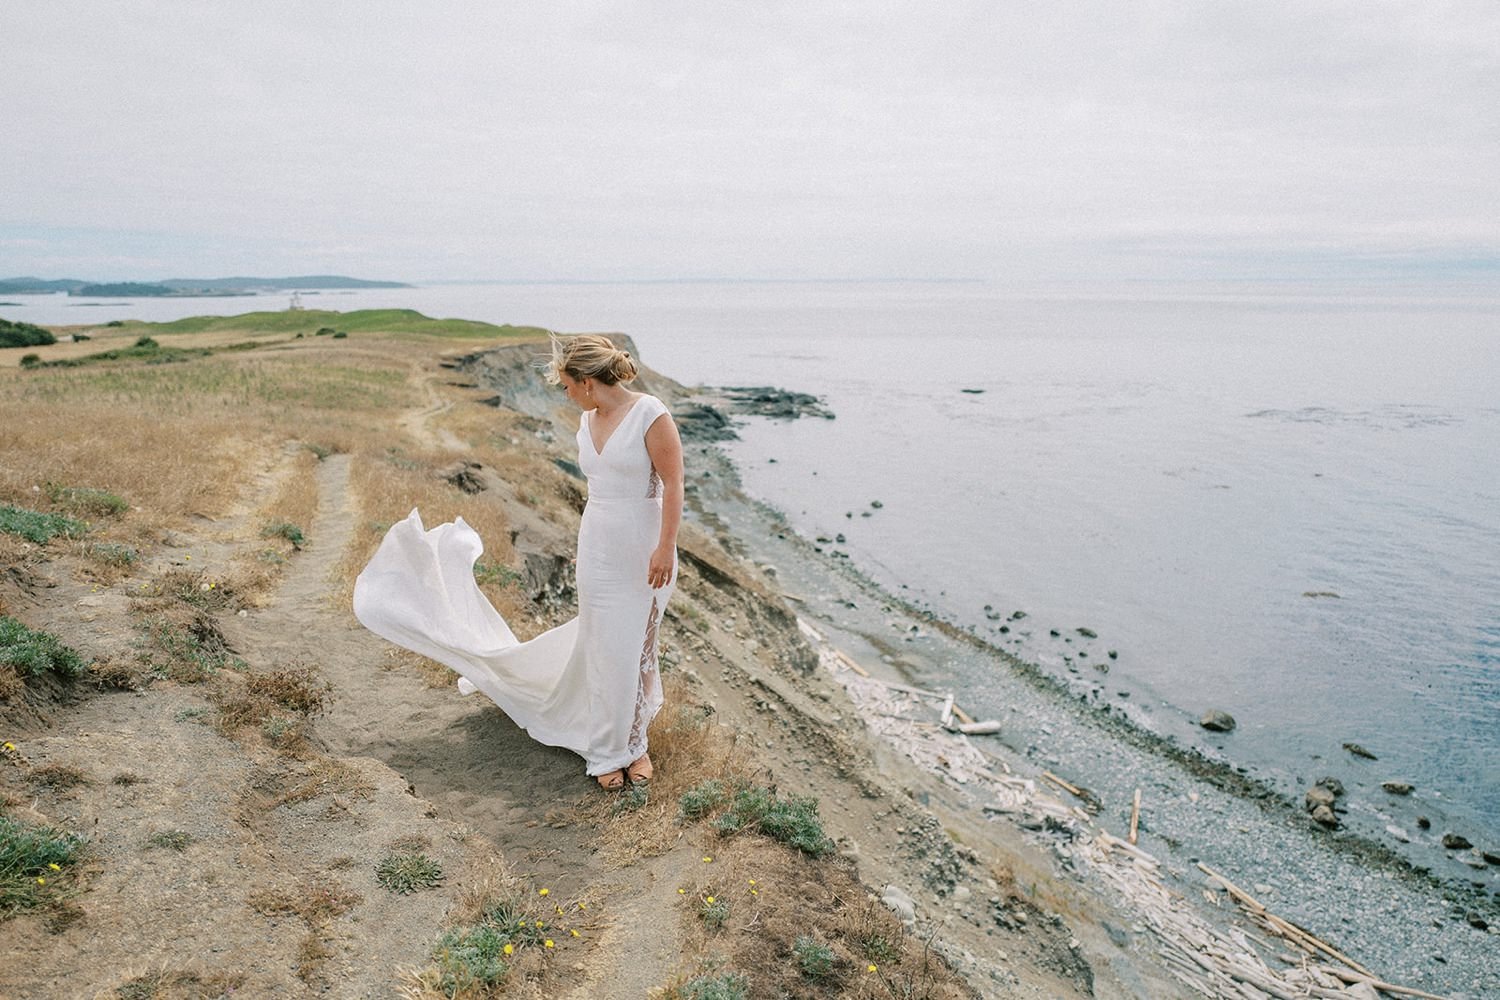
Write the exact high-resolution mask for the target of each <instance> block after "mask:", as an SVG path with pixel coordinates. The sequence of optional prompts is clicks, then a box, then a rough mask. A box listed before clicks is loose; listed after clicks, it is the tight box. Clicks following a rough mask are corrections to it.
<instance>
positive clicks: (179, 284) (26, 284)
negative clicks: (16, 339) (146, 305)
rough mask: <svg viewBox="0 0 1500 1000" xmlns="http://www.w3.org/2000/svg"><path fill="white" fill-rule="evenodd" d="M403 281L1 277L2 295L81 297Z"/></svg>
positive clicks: (274, 289) (380, 284)
mask: <svg viewBox="0 0 1500 1000" xmlns="http://www.w3.org/2000/svg"><path fill="white" fill-rule="evenodd" d="M410 287H412V286H411V285H408V284H406V283H405V282H401V281H366V280H365V279H363V278H346V277H344V276H342V275H337V274H312V275H303V276H302V277H295V278H244V277H239V278H165V279H163V280H161V281H113V282H96V281H82V280H79V279H75V278H58V279H55V280H47V279H43V278H0V294H3V295H47V294H55V293H57V292H65V293H67V294H68V295H78V296H85V297H87V296H107V297H110V298H119V297H129V298H137V297H147V296H149V297H156V298H168V297H184V298H186V297H199V296H209V295H258V294H260V293H263V292H294V291H317V290H323V289H342V288H410Z"/></svg>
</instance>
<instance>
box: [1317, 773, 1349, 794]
mask: <svg viewBox="0 0 1500 1000" xmlns="http://www.w3.org/2000/svg"><path fill="white" fill-rule="evenodd" d="M1313 784H1315V785H1317V786H1318V787H1319V788H1326V789H1328V790H1329V791H1330V792H1332V793H1333V795H1334V797H1335V798H1338V797H1340V796H1342V795H1343V794H1344V783H1343V782H1342V781H1340V780H1339V779H1337V778H1334V777H1323V778H1319V779H1318V780H1317V781H1315V782H1313Z"/></svg>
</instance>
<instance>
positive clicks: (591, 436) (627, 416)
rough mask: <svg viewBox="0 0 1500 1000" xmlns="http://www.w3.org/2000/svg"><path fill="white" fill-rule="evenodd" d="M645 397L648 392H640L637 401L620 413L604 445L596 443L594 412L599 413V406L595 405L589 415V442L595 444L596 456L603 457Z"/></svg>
mask: <svg viewBox="0 0 1500 1000" xmlns="http://www.w3.org/2000/svg"><path fill="white" fill-rule="evenodd" d="M645 397H646V394H645V393H644V392H642V393H639V394H637V395H636V397H635V402H633V403H631V404H630V405H629V406H628V407H626V409H625V412H624V413H623V414H621V415H620V419H619V421H618V422H617V423H616V424H615V425H614V426H613V427H611V428H610V430H609V437H607V438H605V439H604V444H602V445H597V444H594V417H593V415H592V414H596V413H598V412H599V409H598V407H595V408H594V409H593V410H592V411H590V414H591V415H590V416H589V428H588V430H589V444H591V445H594V457H595V458H599V457H601V456H602V455H603V454H604V449H605V448H608V447H609V443H610V442H611V441H613V440H614V438H615V435H616V434H617V433H619V430H620V428H621V427H622V426H623V425H624V423H625V421H626V420H629V419H630V413H631V411H632V410H634V409H635V408H636V406H637V405H639V403H640V401H641V400H642V399H644V398H645Z"/></svg>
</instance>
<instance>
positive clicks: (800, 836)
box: [714, 787, 833, 858]
mask: <svg viewBox="0 0 1500 1000" xmlns="http://www.w3.org/2000/svg"><path fill="white" fill-rule="evenodd" d="M714 829H716V830H718V831H719V832H720V833H721V834H724V835H726V836H727V835H729V834H733V833H738V832H740V831H741V830H746V829H753V830H759V831H760V832H761V833H763V834H765V835H766V836H767V837H770V838H771V839H772V840H779V841H780V842H781V843H783V844H786V845H788V846H790V847H795V848H796V849H797V850H799V851H801V852H802V853H804V854H808V855H811V856H812V857H815V858H821V857H823V856H824V855H825V854H831V853H833V841H832V840H830V839H829V838H828V835H827V834H825V833H824V832H823V824H822V822H821V821H820V820H819V819H818V800H817V799H815V798H811V797H809V796H803V795H793V796H790V797H789V798H785V799H782V798H779V797H777V795H776V793H775V792H774V791H773V790H771V789H769V788H755V787H744V788H740V789H738V790H736V792H735V793H734V799H733V801H731V802H730V804H729V808H728V809H727V810H726V811H725V812H724V813H723V815H721V816H720V817H719V818H718V819H716V820H714Z"/></svg>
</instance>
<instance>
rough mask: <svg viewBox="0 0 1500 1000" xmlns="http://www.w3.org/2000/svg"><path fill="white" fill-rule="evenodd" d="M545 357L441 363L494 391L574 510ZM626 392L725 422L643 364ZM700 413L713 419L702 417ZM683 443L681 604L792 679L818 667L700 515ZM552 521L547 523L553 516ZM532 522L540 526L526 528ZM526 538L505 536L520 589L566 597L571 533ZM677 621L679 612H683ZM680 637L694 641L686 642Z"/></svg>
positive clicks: (560, 400) (566, 432)
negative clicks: (730, 624) (731, 625)
mask: <svg viewBox="0 0 1500 1000" xmlns="http://www.w3.org/2000/svg"><path fill="white" fill-rule="evenodd" d="M612 339H613V340H614V341H615V343H616V344H618V345H619V346H620V347H621V348H623V349H624V350H627V351H629V352H630V353H631V355H632V357H636V358H639V354H638V352H637V350H636V347H635V344H634V342H633V341H632V340H631V339H630V338H629V337H626V336H623V335H618V334H617V335H614V336H613V337H612ZM545 357H546V356H545V355H544V354H542V353H541V350H540V348H539V346H538V345H536V344H516V345H508V346H505V347H500V348H495V349H493V350H489V351H482V352H478V353H475V354H469V355H465V356H463V357H461V358H457V359H454V360H452V361H450V362H446V363H445V365H446V366H447V367H451V368H452V370H454V371H455V372H458V373H460V374H461V375H462V376H463V377H464V378H466V379H468V380H471V381H472V383H473V384H474V385H475V386H476V387H477V388H479V389H481V390H482V391H484V392H489V391H490V390H493V391H494V395H492V396H487V397H486V398H485V399H484V403H485V404H486V405H490V406H494V407H495V408H496V409H497V410H507V411H512V412H513V413H514V414H515V415H516V418H513V424H512V426H514V427H517V428H519V429H520V430H522V431H523V432H525V433H529V434H530V435H531V437H532V439H533V440H534V441H535V445H536V450H538V451H540V452H541V453H543V454H545V455H546V456H547V457H548V458H550V459H551V461H552V464H553V466H554V467H555V468H556V469H557V471H558V473H559V474H560V477H565V478H558V479H557V482H556V483H555V484H554V489H555V492H556V494H557V495H559V496H561V497H563V498H564V501H565V503H566V505H567V506H568V507H571V508H574V509H575V511H577V510H581V504H582V501H583V499H584V497H585V495H586V493H585V488H584V484H583V480H582V475H581V473H580V472H579V471H578V466H577V463H576V459H577V452H576V449H575V447H574V435H575V434H576V432H577V429H578V420H579V413H578V410H577V409H576V408H575V407H574V406H573V404H572V403H571V402H569V401H568V400H567V398H566V397H565V396H563V395H562V393H561V391H560V390H559V389H558V388H557V387H555V386H551V385H548V384H547V382H546V380H545V378H544V377H543V375H542V372H541V369H540V367H539V362H544V361H545ZM632 388H634V389H637V390H639V391H641V392H647V393H650V394H651V395H653V396H656V397H657V398H659V399H661V400H662V401H663V402H665V403H666V404H667V406H668V408H669V409H670V410H671V411H672V414H673V418H674V419H677V420H679V423H681V420H682V417H681V415H682V414H684V413H687V414H698V415H699V416H696V417H690V418H689V419H690V420H696V421H698V423H699V424H701V425H703V426H710V427H717V428H728V427H729V426H730V418H729V416H728V415H727V414H725V413H724V412H723V410H722V409H720V408H719V407H718V406H717V405H715V404H714V402H711V401H705V399H704V395H703V394H702V393H699V392H697V391H695V390H692V389H689V388H688V387H686V386H683V385H681V384H680V383H678V382H675V381H673V380H672V379H669V378H667V377H666V376H664V375H662V374H660V373H658V372H655V371H652V370H651V369H649V368H645V367H642V368H641V370H640V375H639V377H638V378H637V379H636V381H635V382H634V383H632ZM705 413H707V414H711V415H712V417H711V418H705V417H703V416H701V414H705ZM517 418H518V419H517ZM685 439H686V442H687V443H688V445H689V447H688V455H687V456H686V458H687V465H688V467H689V475H688V480H689V481H688V483H687V486H686V489H687V493H688V496H689V502H688V508H689V509H688V518H689V519H688V520H687V522H686V523H685V524H684V525H683V529H682V531H681V533H680V535H679V539H678V551H679V556H680V561H681V563H682V580H681V581H680V586H681V587H682V588H683V589H684V591H685V593H686V595H687V598H688V600H689V601H691V602H692V603H693V604H694V605H695V606H696V605H702V606H701V607H695V608H694V609H693V610H694V611H696V612H700V613H701V612H707V611H712V612H714V613H716V614H719V615H721V616H722V615H724V614H730V615H732V616H733V618H734V620H735V621H736V622H737V623H738V624H737V627H736V629H735V631H736V632H742V633H744V636H745V638H750V637H751V636H753V637H754V639H753V640H752V648H753V649H755V650H757V651H759V652H760V653H761V654H762V656H763V657H769V660H770V662H771V664H772V665H774V666H776V667H777V668H779V669H783V670H785V671H786V672H787V673H788V674H789V675H791V676H806V675H808V674H809V673H811V672H812V670H813V669H814V668H815V667H816V665H817V654H816V653H815V652H814V651H813V649H812V647H811V646H809V645H808V643H807V640H806V638H805V637H804V636H803V635H802V634H801V632H800V631H799V630H798V628H797V616H796V614H795V613H794V612H793V611H792V609H791V608H790V607H789V605H788V603H787V600H786V599H785V598H784V597H783V596H782V595H781V593H780V592H779V591H778V590H777V589H776V588H775V587H774V584H773V582H772V581H771V580H769V579H768V578H767V577H766V575H765V574H764V573H763V572H762V571H761V570H760V569H759V568H758V567H755V566H754V565H752V564H750V563H748V562H746V561H745V560H743V559H740V558H738V557H737V556H736V555H735V554H734V552H733V545H734V541H733V539H732V538H731V537H729V536H728V535H727V534H726V533H724V531H723V529H722V526H720V525H716V524H714V523H713V520H714V519H713V517H712V514H711V512H707V517H706V519H705V516H704V515H705V512H704V511H702V510H701V507H700V506H699V505H696V504H695V503H694V502H693V501H694V499H695V494H696V493H697V487H696V485H695V484H694V483H693V482H692V479H693V472H695V471H697V472H699V474H701V472H702V471H706V470H697V469H695V468H694V462H693V458H694V455H693V453H692V450H691V445H692V443H693V439H692V437H691V436H690V435H689V436H685ZM476 473H478V475H479V477H480V478H481V479H482V478H483V474H482V472H479V470H476ZM492 478H499V477H492ZM497 488H498V489H500V490H501V491H502V492H503V491H505V490H506V489H507V487H506V486H504V485H498V484H497ZM575 491H576V492H575ZM510 492H512V493H513V492H514V490H513V489H512V490H510ZM523 506H524V505H523ZM695 508H698V509H696V510H695ZM522 516H523V518H524V517H525V515H524V514H523V515H522ZM552 520H553V521H554V522H555V521H556V518H554V519H552ZM531 527H532V528H537V527H539V526H538V525H536V524H532V525H531ZM533 534H534V535H535V536H536V537H528V532H527V531H526V530H525V528H524V527H522V526H520V525H518V527H517V530H516V531H514V532H513V539H512V541H513V544H514V545H515V546H516V548H517V551H518V552H520V553H522V554H523V555H524V558H525V565H526V575H527V581H528V586H529V587H531V588H532V589H533V590H534V591H536V592H538V593H543V594H544V593H554V594H556V595H557V596H559V597H565V596H567V593H568V590H567V585H566V584H564V583H562V578H563V577H564V576H565V575H566V573H565V571H564V570H563V569H562V567H561V566H560V564H559V563H560V562H566V561H569V560H570V557H571V539H570V538H562V537H559V535H558V533H557V532H556V531H555V530H554V529H553V528H552V527H550V526H549V527H548V528H547V529H546V530H543V531H535V532H533ZM678 603H682V601H680V600H679V602H678ZM685 613H686V612H684V614H685ZM671 615H672V612H671V611H669V616H671ZM677 617H679V618H680V617H682V614H679V615H677ZM683 641H685V642H689V643H691V642H692V640H690V639H684V640H683ZM669 653H670V651H669ZM667 662H668V664H669V665H670V664H671V662H672V661H671V660H670V659H668V661H667Z"/></svg>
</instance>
